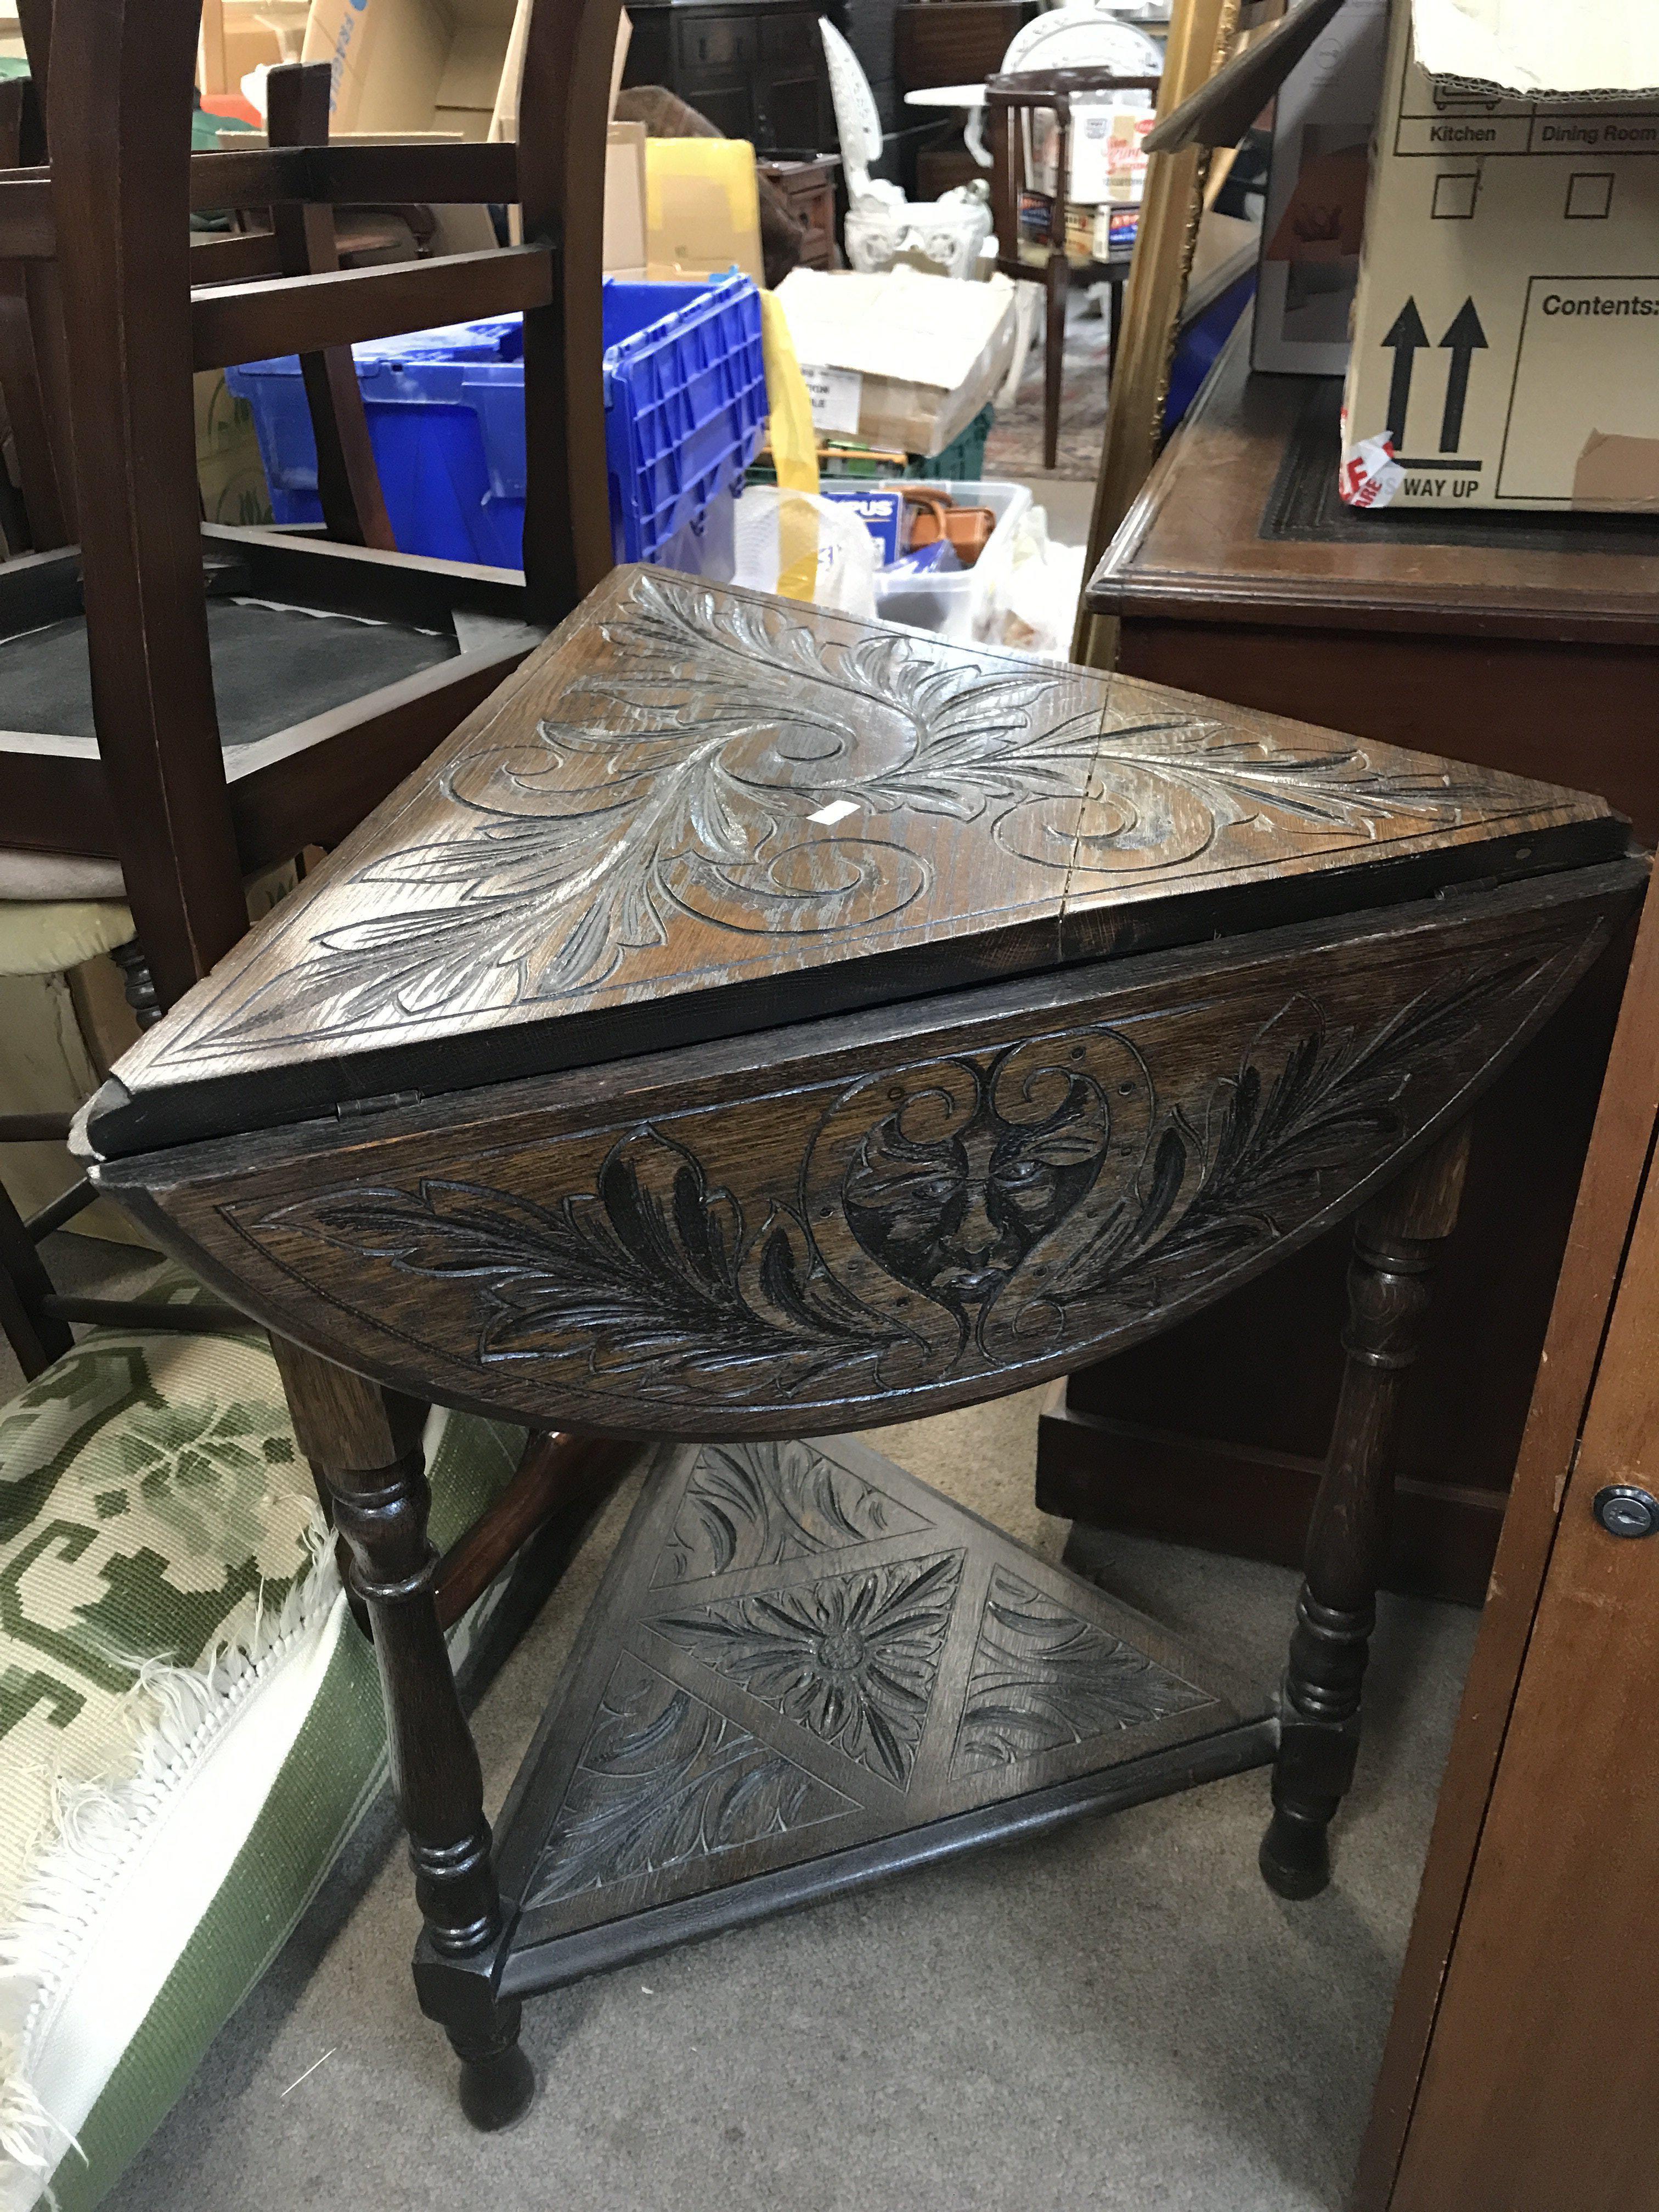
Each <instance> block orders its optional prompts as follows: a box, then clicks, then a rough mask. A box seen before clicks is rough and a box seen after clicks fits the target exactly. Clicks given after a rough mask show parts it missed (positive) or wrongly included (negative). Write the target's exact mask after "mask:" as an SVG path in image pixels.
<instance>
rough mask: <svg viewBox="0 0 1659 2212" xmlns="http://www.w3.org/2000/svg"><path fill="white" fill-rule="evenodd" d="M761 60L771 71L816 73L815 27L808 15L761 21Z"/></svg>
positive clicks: (784, 16)
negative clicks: (802, 70) (812, 71)
mask: <svg viewBox="0 0 1659 2212" xmlns="http://www.w3.org/2000/svg"><path fill="white" fill-rule="evenodd" d="M760 33H761V59H762V60H763V62H765V63H767V64H769V66H770V67H772V68H774V69H789V70H795V69H805V70H809V71H810V70H816V68H817V61H818V27H817V22H816V21H815V20H814V19H813V17H812V16H811V15H805V14H803V15H764V16H763V17H762V18H761V27H760Z"/></svg>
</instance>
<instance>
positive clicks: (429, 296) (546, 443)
mask: <svg viewBox="0 0 1659 2212" xmlns="http://www.w3.org/2000/svg"><path fill="white" fill-rule="evenodd" d="M30 16H31V18H32V22H31V25H30V26H29V27H30V30H31V51H32V56H33V64H34V68H33V74H34V80H35V83H36V86H37V88H39V87H40V86H44V88H45V108H46V125H47V129H46V138H47V144H48V146H49V148H50V152H51V160H50V162H49V163H48V164H46V165H39V166H36V167H33V168H26V169H15V170H12V171H11V172H9V173H6V174H4V175H0V266H3V265H4V264H8V263H9V264H21V265H23V266H24V267H25V268H26V270H33V268H35V267H37V266H40V265H49V266H51V267H52V269H53V270H54V272H55V275H56V278H57V281H58V285H59V287H60V289H61V293H62V300H63V319H64V343H65V349H66V355H67V359H68V362H69V364H70V372H71V373H70V374H69V376H68V379H67V390H68V396H69V402H70V406H69V413H70V436H71V439H72V447H73V454H74V464H75V471H76V476H77V477H78V479H79V481H80V482H82V483H85V484H88V485H91V484H95V485H96V486H97V487H98V488H99V496H98V497H97V499H96V500H95V501H86V502H84V503H83V504H84V506H85V513H84V514H83V516H82V527H81V532H80V541H81V542H80V548H79V562H78V567H79V572H80V574H79V581H77V575H76V568H77V562H76V555H75V554H74V553H73V552H64V553H60V554H57V555H52V554H46V555H37V556H33V559H31V560H29V561H27V562H21V563H15V564H12V566H11V567H10V568H9V569H8V570H7V571H6V574H5V577H4V580H3V584H0V592H3V594H4V600H3V602H0V605H3V617H0V619H3V627H5V628H6V629H12V630H14V631H15V630H16V629H21V628H23V627H25V626H27V623H30V622H46V621H51V620H54V619H57V618H59V617H62V616H64V615H66V614H71V613H75V612H77V611H80V610H81V609H82V607H84V611H85V615H86V619H87V631H88V655H89V659H90V663H91V676H92V688H93V699H94V716H95V720H96V726H97V732H98V736H97V742H96V744H95V746H94V745H91V744H87V743H85V742H84V741H81V740H76V739H66V738H32V737H31V736H30V735H29V734H28V733H27V732H24V733H15V732H9V733H5V734H4V735H3V736H0V791H3V793H4V796H5V802H6V815H7V828H6V836H7V840H8V842H10V843H12V844H15V845H21V846H25V847H33V848H37V849H41V850H46V851H63V850H65V849H73V850H74V851H76V852H79V853H90V854H101V855H104V856H106V857H110V858H114V859H117V860H119V862H120V863H121V866H122V870H123V873H124V876H125V882H126V886H127V891H128V896H129V900H130V902H131V905H132V908H133V913H134V918H135V922H136V925H137V933H138V938H139V941H140V943H141V944H142V945H143V950H144V953H145V956H146V957H147V960H148V962H149V967H150V969H151V972H152V975H153V977H154V981H155V994H156V1000H157V1003H158V1004H159V1005H160V1006H167V1005H169V1004H171V1003H172V1001H173V1000H174V999H176V998H177V997H178V996H179V994H181V993H182V992H183V991H184V990H185V989H186V988H187V987H189V985H190V984H191V982H192V981H195V980H196V978H197V976H199V975H203V974H204V973H205V972H206V970H207V969H208V968H209V967H210V966H211V965H212V963H213V962H214V961H215V960H216V959H217V958H218V957H220V956H221V955H222V953H223V952H225V951H227V950H228V948H229V946H230V945H232V944H234V942H235V940H236V939H237V938H238V937H240V935H241V934H242V933H243V931H244V930H245V929H246V906H245V903H244V896H243V889H242V885H243V880H244V878H245V877H246V875H248V874H249V873H251V872H253V871H254V870H255V869H257V868H258V867H261V866H265V865H267V864H268V863H270V862H272V861H275V860H281V859H285V858H288V857H289V856H291V854H293V853H295V851H298V850H299V849H301V848H302V847H303V846H305V845H306V844H307V843H317V844H328V843H331V842H335V841H336V840H337V838H338V837H339V836H341V835H342V834H343V831H344V830H345V829H348V828H349V827H350V826H351V825H352V823H355V822H356V820H358V819H360V818H361V817H362V813H363V812H364V811H367V808H368V806H369V805H374V803H375V802H376V801H377V800H378V799H380V797H382V796H383V795H384V793H386V791H387V790H389V789H390V788H392V787H393V786H394V785H395V784H396V783H397V782H398V781H399V780H400V779H401V777H402V776H403V775H405V774H406V773H407V772H408V771H409V770H410V769H412V768H414V767H415V766H416V765H417V764H418V763H419V762H420V761H421V760H422V759H423V758H424V757H425V756H426V755H427V753H428V752H429V751H430V750H431V749H432V747H433V745H434V744H435V743H436V742H437V741H438V739H439V738H441V737H442V736H443V735H444V734H445V733H446V732H447V731H448V730H449V729H451V728H453V726H454V725H455V723H456V722H457V721H459V720H460V719H461V718H462V717H463V716H464V715H465V714H467V713H468V712H470V711H471V708H473V707H474V706H476V705H477V703H478V702H479V701H480V700H482V699H483V698H484V697H486V696H488V695H489V692H490V691H491V690H494V689H495V685H496V684H498V683H499V682H500V681H501V679H502V678H503V677H505V676H506V675H507V673H508V672H509V671H510V670H511V668H512V667H513V665H515V664H516V661H517V659H520V658H521V657H522V653H523V651H524V649H525V648H524V646H523V644H522V643H520V644H519V645H518V646H517V647H501V648H495V649H493V650H484V651H480V652H476V653H461V654H460V655H459V657H457V658H455V659H450V660H447V661H446V662H444V663H442V664H441V665H440V666H439V667H437V668H435V669H431V670H428V671H425V673H424V674H422V675H421V676H418V677H416V678H410V679H408V680H407V681H405V682H404V683H400V684H393V685H392V686H389V687H387V688H386V689H384V690H380V691H379V692H375V693H372V694H371V695H370V696H368V697H367V698H365V699H362V700H360V701H357V702H353V704H352V705H350V706H349V707H347V708H341V709H339V710H337V712H335V713H333V714H328V715H325V716H322V717H319V718H313V721H312V722H310V723H301V724H299V725H296V726H295V727H293V728H290V729H289V730H286V731H283V732H279V733H278V734H277V735H276V736H275V737H273V738H268V739H264V740H261V741H259V742H258V744H255V745H252V746H242V747H239V748H238V749H237V750H238V753H239V754H240V755H244V756H246V757H245V758H239V759H237V760H235V761H234V763H230V764H229V766H228V764H227V761H226V757H225V753H224V750H223V747H222V743H221V739H220V733H219V726H218V722H217V720H216V711H215V704H214V696H213V677H212V668H211V664H210V657H209V651H208V630H207V617H206V595H205V590H204V574H203V556H204V551H205V553H206V555H207V556H208V559H209V561H210V563H211V562H216V561H218V562H222V561H223V560H224V559H225V558H227V557H230V556H234V557H235V558H236V559H237V560H239V561H240V562H241V563H243V564H244V567H245V572H246V577H247V588H248V589H249V590H250V591H251V592H253V593H255V594H270V595H276V594H277V593H278V592H281V593H282V594H283V595H284V596H286V597H288V598H289V599H292V600H293V601H294V602H295V604H298V605H328V606H331V607H334V608H337V609H338V610H340V611H348V612H355V613H363V614H373V615H377V616H379V617H388V616H396V617H399V618H409V617H413V618H415V619H417V620H418V619H420V618H421V617H422V614H425V615H426V616H428V617H431V616H433V615H435V614H439V613H440V612H441V617H443V618H447V617H449V616H450V615H452V614H453V611H455V610H456V609H457V608H462V609H465V610H468V611H473V612H477V613H489V614H494V615H496V616H505V617H509V618H516V619H518V620H520V621H525V620H529V621H532V622H535V623H538V624H542V625H545V624H547V623H551V622H554V621H556V620H558V619H560V618H561V617H562V616H563V615H564V614H566V613H568V611H569V610H570V609H571V608H572V607H573V606H574V605H575V604H576V602H577V600H578V599H580V597H581V595H582V593H583V592H585V591H586V590H587V589H589V588H591V586H592V585H593V584H594V583H596V582H597V581H598V580H599V578H600V577H601V576H602V575H603V574H605V571H606V569H607V568H609V567H610V565H611V538H610V521H609V499H608V489H607V486H606V482H605V421H604V396H603V388H602V382H601V368H600V357H601V350H602V348H601V335H600V333H601V293H600V282H601V240H600V232H599V222H598V219H597V207H596V204H595V203H594V198H593V191H592V180H593V179H594V178H595V177H596V176H597V175H598V174H599V169H600V167H601V165H602V163H603V160H604V150H605V112H606V94H607V89H608V87H609V83H610V75H611V55H612V52H613V50H614V46H615V38H616V27H617V0H542V3H541V5H540V6H538V8H537V9H536V10H535V13H534V15H533V16H532V21H531V24H530V28H529V33H528V36H527V38H526V48H525V63H524V92H523V98H522V102H521V108H520V112H521V114H522V116H523V118H524V129H525V136H524V137H523V139H522V140H521V141H520V143H519V144H517V145H513V144H511V143H494V144H471V143H467V144H459V145H453V146H449V145H430V144H422V145H411V146H407V147H403V146H395V145H392V146H380V145H376V146H338V147H331V146H328V145H327V144H326V143H310V142H311V141H312V139H313V137H316V138H317V139H318V140H319V141H320V139H321V137H322V131H321V129H320V128H319V118H318V115H317V112H316V108H315V105H314V102H315V95H314V94H307V91H306V90H305V88H304V86H303V85H300V86H296V88H295V95H294V99H293V101H292V108H291V112H289V114H287V115H286V116H281V117H279V118H278V128H279V129H281V128H283V127H284V126H285V127H287V128H289V129H290V130H292V131H295V133H296V134H297V135H299V136H300V137H301V138H302V139H303V140H305V141H306V142H307V143H295V144H289V145H272V146H270V147H268V148H265V149H258V150H250V151H247V152H240V151H237V152H227V153H218V154H197V155H192V154H191V151H190V148H189V137H188V120H189V116H190V113H191V86H192V82H193V78H194V71H195V66H196V46H197V0H57V7H56V9H55V11H54V12H53V14H52V16H51V18H50V21H46V22H43V21H42V20H41V16H40V0H35V4H34V5H33V7H32V8H31V9H30ZM386 200H423V201H427V202H430V203H436V204H444V203H457V202H460V203H476V202H478V201H500V202H507V203H517V204H519V205H520V207H521V209H522V211H523V228H524V237H525V240H526V242H525V243H524V244H522V245H520V246H508V247H505V248H502V249H501V250H499V251H496V252H486V253H472V254H459V255H453V256H443V257H438V258H433V259H430V260H427V261H422V262H416V263H413V264H393V265H391V266H388V267H384V268H374V269H366V270H338V269H337V268H333V267H329V266H327V265H324V266H321V267H319V266H317V265H316V264H317V263H318V262H319V261H320V262H322V263H324V264H326V263H327V262H328V261H329V260H330V259H331V258H332V251H331V240H329V239H326V238H325V236H324V234H323V232H324V224H325V222H326V219H327V211H328V210H329V209H331V207H332V206H334V205H336V204H340V203H343V202H344V203H362V202H364V201H386ZM265 204H268V205H270V207H271V208H272V210H273V223H272V229H271V231H270V234H261V233H256V234H248V235H242V236H229V237H226V238H224V239H216V240H210V241H209V242H207V243H206V244H204V245H198V246H191V242H190V234H189V225H188V217H189V213H190V210H191V208H212V207H247V206H257V205H265ZM319 217H320V218H322V220H321V221H319V220H318V218H319ZM302 267H303V269H304V273H299V271H300V270H301V268H302ZM284 272H288V273H284ZM204 280H207V281H205V282H204ZM520 311H522V313H523V314H524V319H525V391H526V465H527V486H528V496H527V500H526V524H525V555H524V560H525V570H524V580H523V583H522V585H521V586H520V584H518V583H517V581H516V580H515V579H513V578H512V577H511V575H510V572H509V573H503V572H501V571H499V570H479V569H476V568H464V567H457V566H455V565H453V564H445V563H436V562H418V561H415V560H413V559H410V558H409V557H408V556H403V555H399V554H397V553H394V552H392V551H389V550H384V549H383V547H382V546H380V545H377V544H375V543H374V538H377V537H379V536H380V535H382V532H381V529H380V521H379V520H378V518H377V516H376V514H375V513H374V500H373V499H372V498H371V497H370V496H369V495H368V485H367V480H366V472H365V470H364V468H363V467H362V461H363V459H364V453H363V451H362V446H363V441H361V440H360V441H357V446H356V450H355V451H354V445H353V435H352V428H351V416H350V410H349V408H340V409H338V410H337V413H336V415H335V417H334V421H335V422H337V423H338V424H340V425H343V429H342V431H341V434H340V447H339V451H338V452H337V453H336V454H335V455H334V456H333V457H332V459H333V461H334V464H335V465H334V468H333V472H332V479H331V482H330V489H329V504H330V506H331V507H332V508H333V510H334V513H333V516H332V518H331V519H333V520H336V521H337V522H338V523H340V524H342V525H343V526H344V527H345V529H346V530H347V531H348V532H351V533H352V534H356V535H358V536H361V537H363V538H368V539H369V540H370V542H369V543H368V544H362V545H338V544H320V543H318V542H316V541H314V540H313V541H307V540H306V539H304V538H295V537H284V536H283V535H282V534H281V533H279V532H257V531H238V532H219V531H215V530H211V529H210V530H205V531H204V528H203V526H202V523H201V520H200V511H199V500H198V494H197V486H196V471H195V417H194V406H193V393H192V387H191V378H192V375H193V374H194V373H195V372H196V371H197V370H199V369H204V368H223V367H228V366H229V365H230V364H232V363H234V362H244V361H251V360H259V359H263V358H265V357H267V356H270V355H272V354H275V353H282V352H294V351H297V352H299V353H300V354H301V356H311V357H313V362H314V364H315V366H313V367H308V368H307V388H308V391H310V392H312V394H313V398H314V397H316V396H317V395H318V392H319V390H321V391H325V392H331V393H332V394H333V395H334V396H335V397H336V398H340V397H342V396H344V383H343V378H342V375H341V370H340V364H341V362H343V357H344V356H343V352H342V351H341V349H346V348H349V346H350V345H351V344H353V343H356V342H358V341H360V340H363V339H368V338H374V337H390V336H394V335H396V334H398V333H399V332H401V331H408V330H415V329H419V328H422V327H423V326H425V325H430V324H432V323H434V322H439V321H454V320H459V319H470V318H472V317H477V316H482V315H487V314H498V313H514V312H520ZM331 354H332V355H333V356H334V365H333V366H332V367H331V366H330V356H331ZM319 414H320V416H321V422H322V426H323V435H322V437H321V438H319V449H321V448H325V447H327V446H328V444H329V442H330V434H329V422H330V417H329V415H328V413H327V410H319ZM323 473H324V477H325V481H326V480H328V479H329V461H328V459H325V463H324V471H323ZM348 494H349V497H348ZM359 508H361V509H366V510H367V512H366V513H358V514H356V516H355V518H354V514H353V513H352V512H351V510H353V509H359ZM354 520H355V525H356V526H355V529H354ZM66 829H67V830H68V832H69V834H70V835H72V836H73V837H74V839H75V842H74V845H73V847H72V848H69V847H66V845H65V842H64V838H65V833H66Z"/></svg>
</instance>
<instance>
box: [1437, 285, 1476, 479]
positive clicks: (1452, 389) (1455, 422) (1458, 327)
mask: <svg viewBox="0 0 1659 2212" xmlns="http://www.w3.org/2000/svg"><path fill="white" fill-rule="evenodd" d="M1440 349H1441V351H1442V352H1445V351H1447V350H1449V351H1450V354H1451V368H1449V370H1448V372H1447V374H1446V411H1445V413H1444V414H1443V416H1441V417H1440V450H1441V452H1442V453H1455V452H1456V451H1457V441H1458V440H1459V439H1460V438H1461V437H1462V435H1463V403H1464V401H1465V400H1466V399H1467V398H1468V396H1469V363H1470V362H1472V361H1473V360H1474V356H1475V353H1476V350H1477V349H1479V350H1480V351H1481V352H1483V353H1484V352H1485V350H1486V332H1485V331H1483V330H1482V329H1481V327H1480V316H1479V315H1477V314H1476V313H1475V312H1474V301H1473V300H1465V301H1464V302H1463V304H1462V307H1460V308H1459V309H1458V311H1457V313H1455V315H1454V316H1453V317H1452V322H1451V328H1450V329H1449V331H1447V332H1446V335H1445V337H1443V338H1442V339H1441V341H1440Z"/></svg>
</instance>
